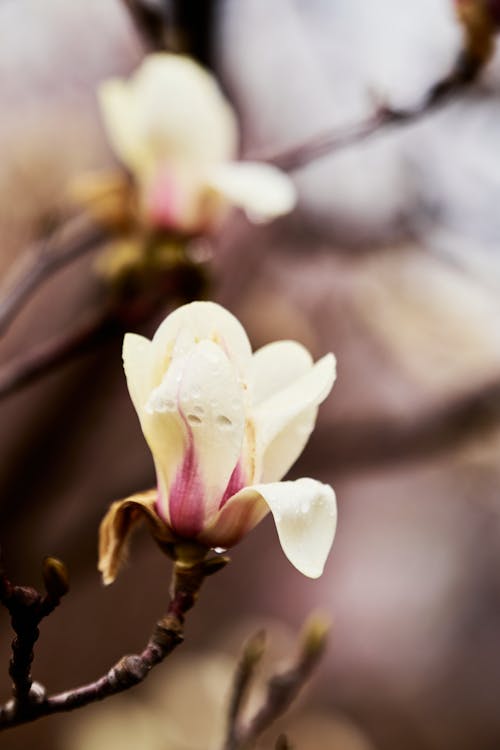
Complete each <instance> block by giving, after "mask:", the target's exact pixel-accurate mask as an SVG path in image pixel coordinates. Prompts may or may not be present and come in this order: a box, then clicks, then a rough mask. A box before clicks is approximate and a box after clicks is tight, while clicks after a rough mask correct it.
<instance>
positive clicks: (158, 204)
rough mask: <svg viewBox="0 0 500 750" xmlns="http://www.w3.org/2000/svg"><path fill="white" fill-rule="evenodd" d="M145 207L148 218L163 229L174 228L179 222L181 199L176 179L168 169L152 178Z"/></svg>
mask: <svg viewBox="0 0 500 750" xmlns="http://www.w3.org/2000/svg"><path fill="white" fill-rule="evenodd" d="M146 208H147V212H148V218H149V220H150V221H151V222H152V223H153V224H154V225H155V226H158V227H163V228H164V229H176V228H178V227H179V225H180V223H181V213H182V201H181V193H180V190H179V184H178V181H177V180H176V179H175V175H174V174H173V173H172V172H171V171H170V170H168V169H163V170H161V172H159V173H158V174H157V175H156V177H155V178H154V180H153V182H152V184H151V187H150V189H149V192H148V195H147V199H146Z"/></svg>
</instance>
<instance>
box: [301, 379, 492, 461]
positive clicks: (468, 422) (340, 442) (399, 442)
mask: <svg viewBox="0 0 500 750" xmlns="http://www.w3.org/2000/svg"><path fill="white" fill-rule="evenodd" d="M499 426H500V378H499V377H498V376H496V377H495V378H492V380H490V381H488V382H487V383H484V384H483V385H482V386H480V387H479V388H476V389H474V390H472V391H468V392H465V393H462V394H460V395H458V396H456V397H455V398H454V399H453V400H450V401H448V403H444V404H443V405H441V406H439V407H436V406H435V405H432V406H430V407H429V408H428V409H427V410H420V412H419V413H418V415H414V416H413V417H407V418H406V419H405V418H397V419H396V418H393V419H380V420H372V421H366V420H360V421H359V422H352V421H347V422H344V423H341V422H338V421H337V422H336V423H335V424H334V425H332V426H324V427H319V428H318V430H316V432H315V434H313V436H312V439H311V441H310V445H309V447H308V451H307V460H308V462H311V461H312V462H314V464H313V465H311V466H309V469H310V470H311V471H313V470H314V466H315V465H316V464H317V465H318V467H323V468H324V466H325V465H327V466H329V467H330V468H331V469H334V470H335V472H336V473H341V472H349V471H352V470H353V469H355V470H356V471H358V470H359V469H360V468H369V467H370V466H381V465H385V464H394V463H395V462H401V461H417V460H423V459H425V458H428V457H429V456H436V455H438V454H440V453H445V452H447V451H451V450H456V449H457V448H458V447H460V446H461V445H464V444H466V443H467V441H469V440H471V439H475V438H477V437H478V436H479V435H482V436H486V435H488V434H490V433H494V432H496V431H497V430H498V427H499Z"/></svg>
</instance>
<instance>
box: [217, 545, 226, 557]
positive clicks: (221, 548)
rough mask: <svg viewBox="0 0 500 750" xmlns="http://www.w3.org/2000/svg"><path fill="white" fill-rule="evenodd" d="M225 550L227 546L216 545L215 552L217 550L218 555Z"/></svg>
mask: <svg viewBox="0 0 500 750" xmlns="http://www.w3.org/2000/svg"><path fill="white" fill-rule="evenodd" d="M225 551H226V548H225V547H214V552H216V553H217V554H218V555H222V554H223V553H224V552H225Z"/></svg>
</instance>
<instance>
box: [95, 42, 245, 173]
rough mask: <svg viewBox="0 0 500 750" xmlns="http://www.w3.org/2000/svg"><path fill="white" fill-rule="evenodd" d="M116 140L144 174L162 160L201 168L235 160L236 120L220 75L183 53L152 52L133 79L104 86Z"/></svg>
mask: <svg viewBox="0 0 500 750" xmlns="http://www.w3.org/2000/svg"><path fill="white" fill-rule="evenodd" d="M99 98H100V103H101V107H102V112H103V116H104V122H105V126H106V129H107V131H108V134H109V137H110V140H111V143H112V145H113V147H114V149H115V151H116V153H117V154H118V155H119V157H120V158H121V159H122V160H123V162H124V163H125V164H126V165H127V166H128V167H129V168H130V169H131V170H132V171H133V172H134V173H136V174H137V173H139V176H141V177H142V176H144V175H145V174H146V175H147V174H148V173H149V174H150V173H151V169H152V167H154V166H155V165H158V164H159V163H161V162H164V163H165V162H170V161H173V162H177V163H182V162H189V163H191V164H193V165H195V167H196V168H197V169H200V166H202V165H207V164H212V163H217V162H218V161H226V160H228V159H231V158H233V156H234V154H235V152H236V146H237V125H236V118H235V115H234V113H233V110H232V108H231V107H230V105H229V103H228V102H227V101H226V99H225V98H224V96H223V94H222V92H221V90H220V88H219V86H218V84H217V82H216V80H215V78H214V77H213V76H212V75H210V73H208V72H207V71H206V70H204V69H203V68H202V67H201V66H199V65H198V64H197V63H195V62H194V61H193V60H192V59H190V58H188V57H184V56H182V55H173V54H168V53H157V54H152V55H148V56H147V57H146V58H145V59H144V61H143V63H142V65H141V66H140V67H139V68H138V69H137V71H136V72H135V74H134V75H133V76H132V77H131V79H130V80H129V81H122V80H118V79H112V80H110V81H105V82H104V83H103V84H101V87H100V91H99Z"/></svg>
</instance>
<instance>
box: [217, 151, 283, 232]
mask: <svg viewBox="0 0 500 750" xmlns="http://www.w3.org/2000/svg"><path fill="white" fill-rule="evenodd" d="M207 185H208V186H209V187H210V188H212V189H213V190H215V191H216V192H217V193H219V194H220V195H222V196H224V198H226V200H227V201H228V202H229V203H232V204H233V205H235V206H238V207H239V208H242V209H243V210H244V211H245V213H246V214H247V216H248V218H249V219H250V220H251V221H254V222H266V221H270V220H271V219H275V218H276V217H278V216H282V215H283V214H287V213H289V212H290V211H292V209H293V208H294V206H295V204H296V202H297V193H296V190H295V186H294V184H293V182H292V180H291V179H290V177H288V175H286V174H285V173H284V172H282V171H281V170H279V169H277V167H273V166H271V165H270V164H259V163H257V162H229V163H227V164H220V165H218V166H217V167H214V169H212V170H211V171H210V174H209V176H208V178H207Z"/></svg>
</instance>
